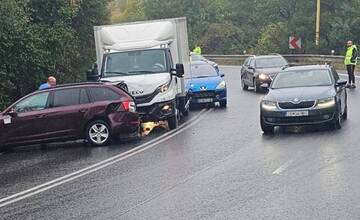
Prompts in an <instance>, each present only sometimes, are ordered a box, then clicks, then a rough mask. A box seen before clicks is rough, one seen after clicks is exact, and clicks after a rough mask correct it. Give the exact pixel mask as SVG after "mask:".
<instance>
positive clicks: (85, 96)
mask: <svg viewBox="0 0 360 220" xmlns="http://www.w3.org/2000/svg"><path fill="white" fill-rule="evenodd" d="M87 103H90V99H89V96H88V94H87V91H86V89H84V88H83V89H80V104H87Z"/></svg>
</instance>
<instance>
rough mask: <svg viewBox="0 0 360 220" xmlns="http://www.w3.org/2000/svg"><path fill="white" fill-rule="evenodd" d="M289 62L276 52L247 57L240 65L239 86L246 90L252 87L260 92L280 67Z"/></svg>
mask: <svg viewBox="0 0 360 220" xmlns="http://www.w3.org/2000/svg"><path fill="white" fill-rule="evenodd" d="M288 66H289V64H288V62H287V61H286V60H285V58H284V57H282V56H281V55H278V54H272V55H263V56H251V57H248V58H247V59H246V60H245V61H244V64H243V65H242V67H241V87H242V89H243V90H248V88H249V87H254V91H255V92H262V91H263V90H264V89H263V88H262V87H267V86H268V85H269V84H270V83H271V81H272V79H273V78H274V77H275V76H276V74H277V73H278V72H280V71H281V69H282V68H285V67H288Z"/></svg>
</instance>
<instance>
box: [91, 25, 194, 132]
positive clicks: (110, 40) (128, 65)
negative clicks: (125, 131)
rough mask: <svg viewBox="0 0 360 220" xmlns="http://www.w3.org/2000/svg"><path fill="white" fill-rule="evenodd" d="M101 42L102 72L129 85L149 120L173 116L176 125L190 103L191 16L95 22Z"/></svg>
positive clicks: (102, 77) (98, 46)
mask: <svg viewBox="0 0 360 220" xmlns="http://www.w3.org/2000/svg"><path fill="white" fill-rule="evenodd" d="M95 43H96V51H97V56H98V60H97V66H98V67H100V68H99V69H98V71H93V72H98V73H97V74H98V77H96V78H97V79H98V80H99V81H102V82H110V83H113V84H121V86H122V87H125V88H126V89H127V90H128V92H129V93H130V94H131V95H132V96H133V97H134V98H135V101H136V105H137V111H138V112H139V114H140V117H141V119H142V121H143V122H149V121H155V122H157V121H167V122H168V124H169V127H170V129H174V128H176V127H177V125H178V121H179V119H180V118H181V117H182V116H185V115H187V114H188V111H189V104H190V103H189V95H188V92H187V90H186V88H185V79H184V78H190V77H191V76H190V58H189V47H188V43H187V29H186V19H185V18H177V19H167V20H157V21H146V22H135V23H127V24H119V25H110V26H99V27H95ZM92 78H94V77H92Z"/></svg>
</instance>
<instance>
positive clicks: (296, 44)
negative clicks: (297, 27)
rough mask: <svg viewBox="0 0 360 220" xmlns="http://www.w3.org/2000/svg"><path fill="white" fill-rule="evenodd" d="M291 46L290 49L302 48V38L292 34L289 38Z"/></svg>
mask: <svg viewBox="0 0 360 220" xmlns="http://www.w3.org/2000/svg"><path fill="white" fill-rule="evenodd" d="M289 48H290V49H300V48H301V38H300V37H294V36H291V37H290V38H289Z"/></svg>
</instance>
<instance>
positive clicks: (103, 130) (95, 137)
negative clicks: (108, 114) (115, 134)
mask: <svg viewBox="0 0 360 220" xmlns="http://www.w3.org/2000/svg"><path fill="white" fill-rule="evenodd" d="M86 139H87V140H88V141H89V143H90V144H91V145H93V146H104V145H106V144H108V143H109V141H110V139H111V131H110V127H109V125H108V124H107V123H106V122H105V121H102V120H97V121H93V122H91V123H90V124H89V125H88V126H87V129H86Z"/></svg>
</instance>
